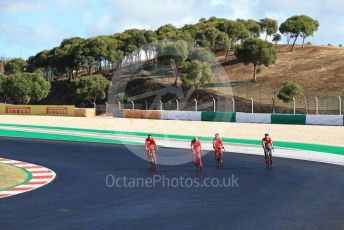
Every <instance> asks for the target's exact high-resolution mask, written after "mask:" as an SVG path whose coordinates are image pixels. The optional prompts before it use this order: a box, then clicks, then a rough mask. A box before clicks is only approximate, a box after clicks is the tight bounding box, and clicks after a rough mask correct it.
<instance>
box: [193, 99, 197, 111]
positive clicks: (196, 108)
mask: <svg viewBox="0 0 344 230" xmlns="http://www.w3.org/2000/svg"><path fill="white" fill-rule="evenodd" d="M194 101H195V111H196V112H197V99H196V98H195V99H194Z"/></svg>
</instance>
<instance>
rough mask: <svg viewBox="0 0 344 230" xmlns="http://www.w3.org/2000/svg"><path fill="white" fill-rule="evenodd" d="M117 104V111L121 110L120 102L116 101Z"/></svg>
mask: <svg viewBox="0 0 344 230" xmlns="http://www.w3.org/2000/svg"><path fill="white" fill-rule="evenodd" d="M117 103H118V109H119V110H121V102H120V101H119V100H117Z"/></svg>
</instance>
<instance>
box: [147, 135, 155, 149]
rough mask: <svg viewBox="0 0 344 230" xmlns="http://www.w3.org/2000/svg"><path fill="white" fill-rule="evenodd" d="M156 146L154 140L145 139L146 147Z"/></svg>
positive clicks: (152, 147)
mask: <svg viewBox="0 0 344 230" xmlns="http://www.w3.org/2000/svg"><path fill="white" fill-rule="evenodd" d="M155 146H156V143H155V140H154V139H153V138H152V137H151V138H149V137H148V138H147V139H146V149H154V148H155Z"/></svg>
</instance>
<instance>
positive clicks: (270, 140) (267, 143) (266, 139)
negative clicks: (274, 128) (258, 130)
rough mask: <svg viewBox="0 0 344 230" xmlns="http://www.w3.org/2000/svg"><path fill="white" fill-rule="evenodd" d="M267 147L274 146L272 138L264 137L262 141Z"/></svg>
mask: <svg viewBox="0 0 344 230" xmlns="http://www.w3.org/2000/svg"><path fill="white" fill-rule="evenodd" d="M262 142H263V143H264V146H265V147H268V146H272V139H271V138H270V137H264V138H263V139H262Z"/></svg>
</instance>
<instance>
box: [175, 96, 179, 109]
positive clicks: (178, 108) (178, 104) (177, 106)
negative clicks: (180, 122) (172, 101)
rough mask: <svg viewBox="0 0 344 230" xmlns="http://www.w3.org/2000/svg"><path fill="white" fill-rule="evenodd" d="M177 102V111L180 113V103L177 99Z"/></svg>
mask: <svg viewBox="0 0 344 230" xmlns="http://www.w3.org/2000/svg"><path fill="white" fill-rule="evenodd" d="M176 102H177V111H179V101H178V99H176Z"/></svg>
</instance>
